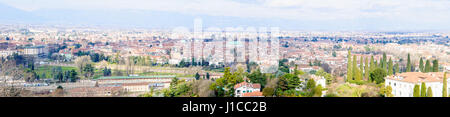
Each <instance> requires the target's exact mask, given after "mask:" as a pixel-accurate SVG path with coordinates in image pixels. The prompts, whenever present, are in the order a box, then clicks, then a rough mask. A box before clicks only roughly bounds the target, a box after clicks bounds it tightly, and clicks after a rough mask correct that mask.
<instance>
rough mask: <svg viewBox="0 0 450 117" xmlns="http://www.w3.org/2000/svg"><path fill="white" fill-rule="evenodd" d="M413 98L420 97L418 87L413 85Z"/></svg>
mask: <svg viewBox="0 0 450 117" xmlns="http://www.w3.org/2000/svg"><path fill="white" fill-rule="evenodd" d="M413 96H414V97H420V86H419V85H417V84H416V85H414V93H413Z"/></svg>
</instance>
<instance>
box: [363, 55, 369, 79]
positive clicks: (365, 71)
mask: <svg viewBox="0 0 450 117" xmlns="http://www.w3.org/2000/svg"><path fill="white" fill-rule="evenodd" d="M368 59H369V58H366V60H365V62H364V79H365V80H367V79H369V73H370V69H369V63H368V61H369V60H368Z"/></svg>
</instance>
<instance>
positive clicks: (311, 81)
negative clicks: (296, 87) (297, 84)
mask: <svg viewBox="0 0 450 117" xmlns="http://www.w3.org/2000/svg"><path fill="white" fill-rule="evenodd" d="M315 87H316V81H314V79H309V80H308V82H306V89H307V90H308V89H313V88H315Z"/></svg>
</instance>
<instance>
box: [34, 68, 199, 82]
mask: <svg viewBox="0 0 450 117" xmlns="http://www.w3.org/2000/svg"><path fill="white" fill-rule="evenodd" d="M56 67H61V69H62V71H63V72H64V71H69V70H72V69H74V70H76V71H77V72H78V68H76V67H69V66H49V65H46V66H39V67H37V68H36V69H35V71H36V73H37V74H38V75H39V77H40V78H43V79H46V78H53V74H52V70H53V68H56ZM113 72H114V71H113ZM121 72H122V73H125V71H124V70H121ZM44 73H45V74H44ZM137 74H139V75H140V76H148V75H175V76H177V77H194V74H179V73H161V72H145V73H137ZM44 75H45V76H44ZM78 75H79V76H80V77H82V76H81V74H80V73H78ZM112 75H113V76H114V73H112ZM102 76H103V69H95V71H94V76H93V78H94V79H97V78H99V77H102Z"/></svg>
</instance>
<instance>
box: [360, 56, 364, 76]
mask: <svg viewBox="0 0 450 117" xmlns="http://www.w3.org/2000/svg"><path fill="white" fill-rule="evenodd" d="M363 62H364V58H363V57H362V56H361V60H360V61H359V71H360V72H361V73H360V74H361V79H362V78H363V77H364V73H363V72H364V66H363V65H364V64H363Z"/></svg>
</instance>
